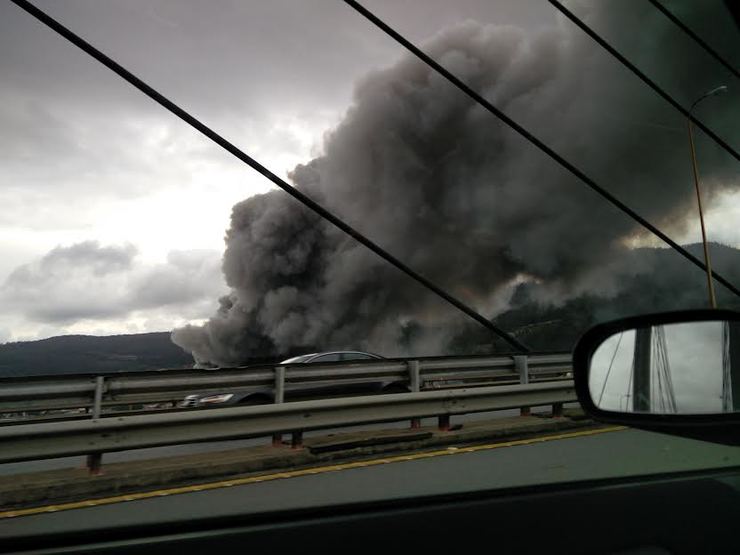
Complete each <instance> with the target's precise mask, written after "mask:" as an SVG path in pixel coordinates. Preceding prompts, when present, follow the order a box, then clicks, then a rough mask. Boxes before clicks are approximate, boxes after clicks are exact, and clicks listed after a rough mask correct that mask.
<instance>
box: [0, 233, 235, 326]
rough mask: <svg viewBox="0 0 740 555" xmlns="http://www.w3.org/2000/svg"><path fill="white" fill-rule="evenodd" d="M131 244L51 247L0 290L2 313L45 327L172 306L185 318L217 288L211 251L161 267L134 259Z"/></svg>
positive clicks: (184, 255) (177, 257)
mask: <svg viewBox="0 0 740 555" xmlns="http://www.w3.org/2000/svg"><path fill="white" fill-rule="evenodd" d="M136 255H137V252H136V249H135V248H134V247H133V246H132V245H124V246H101V245H100V244H99V243H97V242H96V241H87V242H84V243H78V244H75V245H71V246H68V247H57V248H55V249H53V250H52V251H50V252H49V253H47V254H46V255H44V256H43V257H42V258H41V259H39V260H37V261H35V262H32V263H29V264H24V265H23V266H20V267H18V268H16V269H15V270H14V271H13V272H12V273H11V274H10V275H9V277H8V278H7V279H6V281H5V282H4V283H3V284H2V286H0V300H1V301H2V304H3V306H4V307H5V309H6V313H5V314H4V316H5V317H7V316H8V313H17V314H19V315H20V316H21V317H23V318H25V319H27V320H31V321H35V322H40V323H47V324H73V323H75V322H77V321H80V320H90V319H93V320H106V319H111V318H117V319H125V318H126V317H127V316H130V315H131V314H133V313H135V312H137V311H151V310H162V309H165V308H168V307H172V308H175V309H176V310H177V311H179V312H180V313H182V314H190V316H191V317H198V316H201V317H202V316H203V315H204V314H193V313H192V312H193V310H192V309H193V307H197V308H198V309H200V310H203V307H202V305H203V304H206V305H211V303H212V301H211V299H213V298H214V296H215V295H218V293H219V292H220V291H221V290H222V289H223V286H222V279H221V276H220V272H219V256H218V254H217V253H216V252H214V251H187V252H179V251H175V252H171V253H170V255H169V257H168V259H167V262H166V263H163V264H154V265H151V264H146V263H142V262H140V261H138V260H137V258H136Z"/></svg>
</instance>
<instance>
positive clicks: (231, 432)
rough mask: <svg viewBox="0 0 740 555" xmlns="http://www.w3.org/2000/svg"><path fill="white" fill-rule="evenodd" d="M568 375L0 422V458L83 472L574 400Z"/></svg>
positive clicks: (441, 425)
mask: <svg viewBox="0 0 740 555" xmlns="http://www.w3.org/2000/svg"><path fill="white" fill-rule="evenodd" d="M576 400H577V398H576V393H575V390H574V387H573V382H572V380H563V381H549V382H543V383H530V384H523V385H522V384H519V385H499V386H488V387H475V388H461V389H456V390H447V391H421V392H412V393H401V394H388V395H375V396H363V397H349V398H342V399H323V400H316V401H297V402H292V403H279V404H272V405H262V406H236V407H228V408H220V409H212V410H190V411H188V410H180V411H177V412H170V413H160V414H137V415H126V416H116V417H102V418H101V417H98V418H93V419H86V420H70V421H63V422H30V423H29V422H27V423H24V424H17V425H11V426H0V463H8V462H20V461H28V460H37V459H47V458H56V457H68V456H77V455H88V467H89V468H90V470H91V472H97V471H99V470H100V464H101V459H102V455H103V453H108V452H112V451H124V450H130V449H142V448H149V447H163V446H169V445H180V444H187V443H196V442H205V441H222V440H232V439H244V438H251V437H263V436H269V435H273V436H274V435H281V434H283V433H290V434H291V435H292V437H293V441H292V445H293V446H295V447H297V446H300V444H301V438H302V434H303V432H304V431H310V430H322V429H328V428H336V427H341V426H352V425H358V424H373V423H378V422H392V421H402V420H412V421H413V420H414V419H419V418H424V417H438V418H439V421H440V427H442V428H443V429H444V424H445V423H446V424H449V419H450V416H452V415H457V414H467V413H475V412H488V411H497V410H505V409H514V408H518V407H524V406H541V405H556V404H562V403H568V402H573V401H576Z"/></svg>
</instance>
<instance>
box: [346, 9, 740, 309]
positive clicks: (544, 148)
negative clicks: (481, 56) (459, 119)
mask: <svg viewBox="0 0 740 555" xmlns="http://www.w3.org/2000/svg"><path fill="white" fill-rule="evenodd" d="M344 2H345V3H346V4H347V5H349V6H350V7H352V8H353V9H355V10H356V11H357V12H358V13H360V14H361V15H363V16H364V17H365V18H367V19H368V20H369V21H370V22H371V23H372V24H373V25H375V26H376V27H378V28H379V29H380V30H382V31H383V32H384V33H385V34H387V35H388V36H389V37H391V38H392V39H394V40H395V41H396V42H398V43H399V44H401V45H402V46H403V47H404V48H406V49H407V50H408V51H409V52H411V53H412V54H414V55H415V56H416V57H417V58H419V59H420V60H421V61H422V62H424V63H425V64H426V65H428V66H429V67H431V68H432V69H433V70H434V71H436V72H437V73H439V74H440V75H441V76H443V77H444V78H445V79H447V81H449V82H450V83H452V84H453V85H455V87H457V88H458V89H460V91H462V92H463V93H465V94H466V95H467V96H468V97H470V98H471V99H473V100H474V101H475V102H476V103H478V104H479V105H480V106H482V107H483V108H485V109H486V110H487V111H488V112H490V113H491V114H493V115H494V116H496V117H497V118H499V119H500V120H501V121H503V122H504V123H505V124H506V125H508V126H509V127H511V128H512V129H513V130H514V131H516V132H517V133H519V134H520V135H521V136H522V137H524V138H525V139H526V140H527V141H529V142H530V143H532V144H533V145H535V146H536V147H537V148H538V149H540V150H541V151H542V152H544V153H545V154H547V155H548V156H549V157H550V158H552V159H553V160H555V162H557V163H558V164H560V166H562V167H563V168H565V169H566V170H568V171H569V172H570V173H572V174H573V175H575V176H576V177H578V178H579V179H580V180H581V181H582V182H583V183H585V184H586V185H587V186H588V187H590V188H591V189H592V190H593V191H595V192H596V193H598V194H599V195H601V196H602V197H603V198H605V199H606V200H607V201H609V202H610V203H611V204H612V205H613V206H615V207H617V208H618V209H619V210H621V211H622V212H624V213H625V214H627V215H628V216H630V217H631V218H632V219H633V220H635V221H636V222H638V223H639V224H640V225H642V226H643V227H644V228H645V229H647V230H648V231H650V232H652V233H653V234H655V235H656V236H657V237H659V238H660V239H662V240H663V241H664V242H665V243H667V244H668V245H669V246H670V247H672V248H673V249H674V250H676V251H677V252H678V253H680V254H681V255H682V256H683V257H684V258H686V259H687V260H689V261H690V262H691V263H692V264H694V265H695V266H697V267H699V268H701V269H702V270H703V271H705V272H706V271H707V267H706V266H705V265H704V263H703V262H702V261H701V260H699V259H698V258H697V257H695V256H694V255H693V254H691V253H690V252H689V251H687V250H686V249H685V248H683V247H682V246H681V245H679V244H678V243H676V242H675V241H674V240H673V239H671V238H670V237H669V236H668V235H666V234H665V233H663V232H662V231H661V230H660V229H658V228H657V227H656V226H654V225H653V224H651V223H650V222H649V221H648V220H646V219H645V218H643V217H642V216H640V215H639V214H638V213H637V212H635V211H634V210H633V209H632V208H630V207H629V206H627V205H626V204H625V203H624V202H622V201H621V200H619V199H618V198H617V197H615V196H614V195H613V194H611V193H610V192H609V191H607V190H606V189H604V188H603V187H601V186H600V185H599V184H597V183H596V182H595V181H594V180H593V179H591V178H590V177H589V176H587V175H586V174H585V173H584V172H582V171H581V170H580V169H578V168H577V167H576V166H575V165H573V164H572V163H570V162H569V161H568V160H566V159H565V158H563V157H562V156H561V155H560V154H558V153H557V152H555V151H554V150H553V149H552V148H550V147H549V146H547V145H546V144H545V143H544V142H542V141H541V140H540V139H538V138H537V137H535V136H534V135H532V134H531V133H530V132H529V131H527V130H526V129H525V128H524V127H522V126H521V125H519V124H518V123H517V122H515V121H514V120H513V119H511V118H510V117H509V116H507V115H506V114H504V113H503V112H502V111H501V110H499V109H498V108H496V107H495V106H494V105H493V104H491V103H490V102H489V101H488V100H486V99H485V98H483V96H481V95H480V94H479V93H477V92H476V91H474V90H473V89H472V88H470V87H469V86H468V85H466V84H465V83H464V82H463V81H461V80H460V79H458V78H457V77H456V76H455V75H453V74H452V73H451V72H449V71H448V70H447V69H445V68H444V67H443V66H442V65H440V64H439V63H438V62H436V61H435V60H434V59H432V58H431V57H430V56H428V55H427V54H425V53H424V52H423V51H422V50H421V49H420V48H418V47H417V46H416V45H414V44H413V43H412V42H411V41H409V40H408V39H406V38H405V37H404V36H403V35H401V34H400V33H398V32H397V31H396V30H394V29H393V28H392V27H390V26H389V25H388V24H387V23H385V22H384V21H383V20H381V19H380V18H378V17H377V16H376V15H375V14H373V13H372V12H371V11H370V10H368V9H367V8H365V7H364V6H363V5H361V4H360V3H359V2H357V1H356V0H344ZM712 276H713V277H714V279H716V280H717V281H718V282H719V283H721V284H722V285H724V286H725V287H726V288H727V289H729V290H730V291H732V292H733V293H735V295H737V296H740V290H739V289H738V288H737V287H735V286H734V285H733V284H732V283H730V282H729V281H728V280H726V279H725V278H724V277H722V276H721V275H720V274H718V273H717V272H716V271H714V270H712Z"/></svg>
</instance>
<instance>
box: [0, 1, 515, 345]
mask: <svg viewBox="0 0 740 555" xmlns="http://www.w3.org/2000/svg"><path fill="white" fill-rule="evenodd" d="M10 1H11V2H13V3H14V4H16V5H17V6H18V7H20V8H21V9H23V10H25V11H26V12H28V13H29V14H30V15H32V16H33V17H35V18H36V19H38V20H39V21H40V22H41V23H43V24H44V25H46V26H47V27H49V28H51V29H52V30H54V31H55V32H57V33H58V34H59V35H61V36H63V37H64V38H65V39H67V40H68V41H70V42H71V43H73V44H74V45H75V46H77V47H79V48H80V49H81V50H83V51H84V52H85V53H86V54H89V55H90V56H92V57H93V58H95V59H96V60H98V61H99V62H100V63H102V64H103V65H104V66H106V67H107V68H108V69H110V70H111V71H113V72H114V73H116V74H117V75H119V76H120V77H121V78H123V79H125V80H126V81H127V82H128V83H130V84H131V85H133V86H134V87H136V88H137V89H139V90H140V91H141V92H143V93H144V94H145V95H147V96H148V97H149V98H151V99H152V100H154V101H155V102H157V103H158V104H159V105H161V106H162V107H164V108H165V109H167V110H168V111H170V112H171V113H173V114H174V115H176V116H177V117H179V118H180V119H182V120H183V121H185V122H186V123H187V124H189V125H190V126H192V127H194V128H195V129H197V130H198V131H199V132H200V133H202V134H203V135H205V136H206V137H208V138H209V139H211V140H212V141H213V142H215V143H216V144H217V145H219V146H220V147H221V148H223V149H225V150H227V151H228V152H229V153H231V154H232V155H234V156H235V157H236V158H238V159H239V160H241V161H242V162H244V163H245V164H247V165H248V166H250V167H251V168H252V169H253V170H255V171H256V172H258V173H260V174H261V175H263V176H264V177H266V178H267V179H269V180H270V181H272V182H273V183H274V184H275V185H277V186H278V187H280V188H281V189H282V190H283V191H285V192H286V193H288V194H289V195H291V196H292V197H293V198H295V199H296V200H298V201H299V202H301V203H302V204H303V205H305V206H307V207H308V208H310V209H311V210H313V211H314V212H315V213H316V214H318V215H319V216H320V217H322V218H324V219H325V220H327V221H329V222H330V223H331V224H333V225H334V226H336V227H337V228H339V229H340V230H342V231H343V232H344V233H346V234H347V235H349V236H350V237H352V238H353V239H355V240H356V241H357V242H359V243H361V244H362V245H364V246H365V247H367V248H368V249H370V250H371V251H372V252H374V253H375V254H377V255H378V256H379V257H381V258H382V259H383V260H385V261H386V262H388V263H390V264H392V265H393V266H395V267H396V268H398V269H399V270H401V271H402V272H404V273H405V274H406V275H408V276H409V277H411V278H412V279H414V280H415V281H417V282H418V283H420V284H421V285H423V286H424V287H426V288H427V289H429V290H430V291H432V292H433V293H434V294H436V295H437V296H438V297H440V298H442V299H444V300H445V301H447V302H448V303H449V304H451V305H452V306H454V307H455V308H457V309H458V310H460V311H461V312H463V313H465V314H466V315H467V316H469V317H471V318H472V319H474V320H475V321H476V322H478V323H479V324H481V325H482V326H483V327H485V328H487V329H488V330H489V331H492V332H493V333H495V334H496V335H498V336H499V337H500V338H501V339H503V340H505V341H506V342H507V343H509V344H510V345H511V346H512V347H514V348H515V349H516V350H517V351H520V352H529V349H528V348H527V347H526V346H525V345H524V344H523V343H522V342H520V341H519V340H518V339H516V338H515V337H513V336H512V335H511V334H509V333H507V332H506V331H504V330H502V329H500V328H499V327H498V326H496V325H495V324H493V323H492V322H491V321H490V320H488V319H487V318H485V317H484V316H482V315H481V314H479V313H478V312H476V311H475V310H473V309H472V308H471V307H469V306H468V305H466V304H465V303H463V302H462V301H460V300H459V299H457V298H455V297H453V296H452V295H451V294H449V293H448V292H446V291H445V290H444V289H442V288H441V287H439V286H437V285H436V284H434V283H433V282H432V281H430V280H429V279H427V278H426V277H424V276H422V275H421V274H419V273H418V272H416V271H414V270H412V269H411V268H410V267H409V266H407V265H406V264H404V263H403V262H401V261H400V260H399V259H398V258H396V257H394V256H393V255H391V254H390V253H388V252H387V251H386V250H384V249H383V248H381V247H380V246H378V245H377V244H375V243H374V242H373V241H371V240H370V239H368V238H367V237H365V236H364V235H363V234H362V233H360V232H359V231H357V230H356V229H354V228H353V227H351V226H350V225H349V224H347V223H345V222H344V221H343V220H342V219H340V218H339V217H338V216H335V215H334V214H333V213H332V212H330V211H329V210H327V209H326V208H324V207H323V206H321V205H320V204H319V203H317V202H316V201H314V200H313V199H311V198H310V197H309V196H307V195H305V194H304V193H302V192H301V191H300V190H299V189H297V188H295V187H293V186H292V185H290V184H288V183H287V182H286V181H284V180H283V179H281V178H280V177H278V176H277V175H275V174H274V173H272V172H271V171H270V170H269V169H267V168H266V167H265V166H263V165H262V164H260V163H259V162H258V161H257V160H255V159H254V158H252V157H251V156H249V155H248V154H246V153H245V152H243V151H242V150H240V149H239V148H237V147H236V146H235V145H234V144H232V143H230V142H229V141H227V140H226V139H225V138H223V137H222V136H221V135H219V134H218V133H216V132H215V131H213V130H212V129H211V128H210V127H208V126H206V125H205V124H204V123H202V122H201V121H200V120H198V119H196V118H195V117H193V116H192V115H190V114H189V113H188V112H186V111H185V110H184V109H182V108H180V107H179V106H178V105H176V104H175V103H174V102H172V101H171V100H169V99H168V98H167V97H165V96H164V95H162V94H161V93H159V92H158V91H156V90H155V89H154V88H152V87H151V86H150V85H148V84H147V83H145V82H144V81H142V80H141V79H139V78H138V77H136V76H135V75H134V74H133V73H131V72H130V71H128V70H127V69H125V68H124V67H123V66H121V65H120V64H118V63H117V62H115V61H113V60H112V59H111V58H109V57H108V56H106V55H105V54H103V53H102V52H101V51H100V50H98V49H97V48H95V47H94V46H92V45H91V44H90V43H88V42H87V41H85V40H84V39H83V38H81V37H80V36H79V35H77V34H75V33H74V32H72V31H71V30H70V29H68V28H67V27H65V26H64V25H62V24H61V23H59V22H58V21H57V20H56V19H54V18H53V17H51V16H50V15H48V14H47V13H45V12H43V11H42V10H40V9H39V8H37V7H36V6H34V5H33V4H32V3H30V2H28V1H27V0H10Z"/></svg>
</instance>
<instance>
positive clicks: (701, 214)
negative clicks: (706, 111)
mask: <svg viewBox="0 0 740 555" xmlns="http://www.w3.org/2000/svg"><path fill="white" fill-rule="evenodd" d="M726 91H727V86H726V85H720V86H719V87H716V88H714V89H712V90H711V91H709V92H707V93H705V94H703V95H702V96H700V97H699V98H698V99H696V100H695V101H694V103H693V104H692V105H691V108H690V109H689V116H690V115H691V112H693V111H694V108H696V106H697V105H698V104H699V103H700V102H701V101H702V100H705V99H707V98H709V97H710V96H714V95H717V94H721V93H723V92H726ZM686 121H687V122H688V126H689V148H690V150H691V167H692V169H693V171H694V187H695V189H696V200H697V202H698V204H699V223H700V225H701V242H702V245H703V246H704V264H705V265H706V267H707V288H708V290H709V306H710V307H711V308H717V298H716V296H715V294H714V281H713V280H712V261H711V258H710V256H709V248H708V247H707V230H706V228H705V227H704V212H703V211H702V207H701V191H700V189H699V169H698V168H697V165H696V148H695V147H694V134H693V131H692V125H691V119H690V118H688V119H687V120H686Z"/></svg>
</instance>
